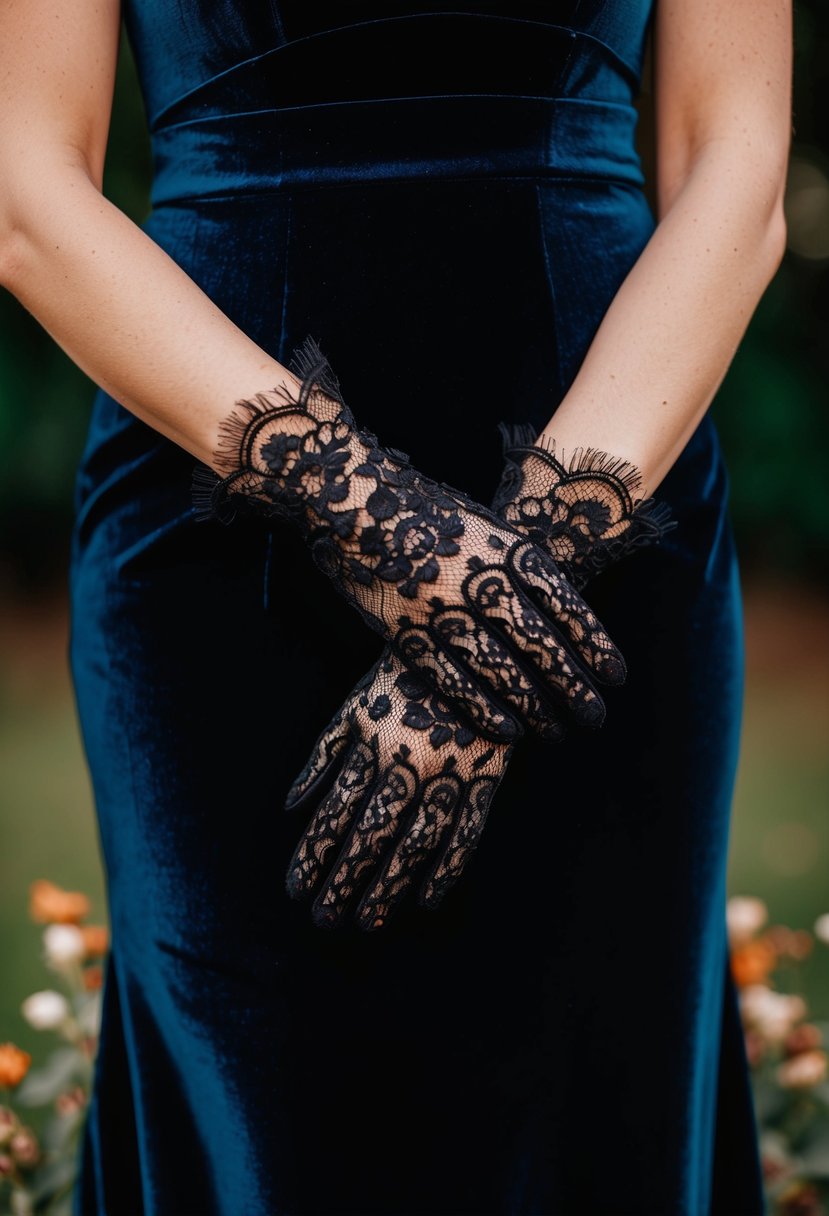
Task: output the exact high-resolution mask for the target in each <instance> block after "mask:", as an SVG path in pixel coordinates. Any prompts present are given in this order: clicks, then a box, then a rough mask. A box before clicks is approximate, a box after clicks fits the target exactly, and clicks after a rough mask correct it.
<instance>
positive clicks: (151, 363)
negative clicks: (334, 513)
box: [0, 165, 296, 464]
mask: <svg viewBox="0 0 829 1216" xmlns="http://www.w3.org/2000/svg"><path fill="white" fill-rule="evenodd" d="M47 187H48V188H47ZM24 190H25V187H18V192H19V193H20V194H22V193H23V191H24ZM29 197H30V200H31V202H30V205H29V206H23V205H22V201H20V200H18V203H17V207H16V213H15V222H14V224H13V225H12V224H11V223H9V224H7V233H6V239H5V241H4V242H3V243H2V246H1V247H0V282H2V283H3V285H4V286H5V287H7V288H8V289H9V290H10V291H11V292H12V294H13V295H15V296H16V297H17V299H18V300H20V302H21V303H22V304H23V306H24V307H25V308H26V309H28V310H29V312H31V313H32V315H33V316H34V317H36V318H37V320H38V321H39V322H40V323H41V325H43V327H44V328H45V329H46V330H48V332H49V333H50V334H51V336H52V337H53V338H54V339H55V341H56V342H57V343H58V344H59V345H60V346H61V347H62V348H63V349H64V350H65V351H66V353H67V354H68V355H69V356H70V358H72V359H73V360H74V362H75V363H77V364H78V365H79V366H80V367H81V368H83V370H84V371H85V372H86V373H87V375H89V376H90V377H91V379H92V380H94V381H95V383H96V384H99V385H101V387H102V388H104V389H105V390H106V391H107V392H108V393H110V394H111V395H112V396H113V397H114V398H115V399H116V400H117V401H119V402H120V403H121V404H122V405H124V406H125V407H126V408H128V409H129V410H131V411H132V412H133V413H134V414H136V415H137V416H138V417H139V418H141V419H143V420H144V421H145V422H147V423H149V424H150V425H151V426H153V427H155V428H156V429H157V430H158V431H160V432H161V433H162V434H165V435H166V436H168V437H169V438H170V439H172V440H174V441H175V442H176V443H178V444H179V445H180V446H181V447H183V448H186V449H187V450H188V451H190V452H191V453H192V454H193V455H194V456H196V457H197V458H198V459H200V460H203V461H204V462H205V463H207V464H212V463H213V460H212V453H213V450H214V448H215V446H216V435H217V429H218V424H219V422H220V420H221V419H222V418H224V417H225V416H226V415H227V413H228V411H229V410H230V408H231V407H232V405H233V402H234V401H236V400H238V399H239V398H241V397H249V396H252V395H253V394H254V393H256V392H259V391H262V390H266V389H269V388H273V387H274V386H275V385H276V384H278V383H280V382H281V381H285V382H286V383H288V384H295V383H296V381H295V379H294V377H293V376H292V375H291V374H290V372H288V371H287V369H286V368H285V367H283V365H282V364H281V363H279V362H277V361H276V360H275V359H273V358H271V357H270V356H269V355H268V354H267V352H265V351H263V350H262V348H261V347H259V346H258V345H257V344H256V343H255V342H253V341H251V339H250V338H248V337H247V335H246V334H245V333H243V331H242V330H240V329H239V328H238V327H237V326H236V325H234V324H233V322H232V321H230V319H229V318H228V317H227V316H225V314H224V313H223V312H222V311H221V310H220V309H219V308H217V307H216V305H215V304H214V303H213V302H212V301H211V300H210V298H209V297H208V296H207V295H206V294H205V293H204V292H203V291H202V290H201V288H200V287H199V286H198V285H197V284H196V283H195V282H194V281H193V280H192V279H191V278H190V277H189V275H187V274H186V273H185V272H184V270H182V269H181V267H180V266H178V265H177V264H176V262H174V261H173V259H172V258H170V257H169V256H168V255H167V254H166V253H165V252H164V250H163V249H161V248H160V246H158V245H157V244H156V243H155V241H153V240H152V239H151V238H150V237H149V236H148V235H147V234H146V233H144V232H143V231H142V230H141V229H140V228H139V227H138V226H137V225H136V224H134V223H133V222H132V221H131V220H130V219H129V218H128V217H127V216H125V215H124V214H123V212H121V211H119V210H118V208H117V207H115V206H114V205H113V204H112V203H111V202H109V201H108V200H107V199H106V198H105V197H104V196H103V195H102V194H101V193H100V192H99V190H98V189H97V188H96V187H95V185H94V184H93V183H92V181H91V180H90V179H89V177H88V176H87V175H86V173H85V172H84V171H83V169H82V168H80V167H74V166H71V165H70V166H68V167H66V168H65V169H62V170H61V171H60V173H59V174H57V175H53V176H52V178H51V180H50V181H48V182H45V183H44V186H43V188H41V189H37V190H35V189H34V188H31V189H30V190H29Z"/></svg>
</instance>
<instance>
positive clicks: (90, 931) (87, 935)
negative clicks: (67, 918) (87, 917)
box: [80, 925, 109, 958]
mask: <svg viewBox="0 0 829 1216" xmlns="http://www.w3.org/2000/svg"><path fill="white" fill-rule="evenodd" d="M80 930H81V933H82V934H83V944H84V946H85V948H86V957H87V958H103V956H104V955H105V954H106V952H107V950H108V949H109V929H107V927H106V925H81V926H80Z"/></svg>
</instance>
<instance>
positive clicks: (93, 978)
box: [82, 967, 104, 992]
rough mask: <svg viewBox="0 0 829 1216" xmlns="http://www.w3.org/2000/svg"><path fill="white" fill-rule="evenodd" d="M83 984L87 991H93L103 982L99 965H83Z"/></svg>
mask: <svg viewBox="0 0 829 1216" xmlns="http://www.w3.org/2000/svg"><path fill="white" fill-rule="evenodd" d="M82 974H83V986H84V988H85V989H86V990H87V992H94V991H96V989H98V988H101V987H102V986H103V983H104V973H103V971H102V970H101V968H100V967H84V969H83V972H82Z"/></svg>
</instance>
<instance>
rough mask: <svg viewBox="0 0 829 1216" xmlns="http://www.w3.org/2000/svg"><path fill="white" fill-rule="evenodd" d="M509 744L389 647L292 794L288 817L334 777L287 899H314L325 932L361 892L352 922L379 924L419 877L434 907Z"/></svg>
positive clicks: (477, 826) (468, 848) (461, 857)
mask: <svg viewBox="0 0 829 1216" xmlns="http://www.w3.org/2000/svg"><path fill="white" fill-rule="evenodd" d="M513 746H514V745H513V744H511V743H493V742H491V741H490V740H488V739H484V738H483V737H482V736H481V735H480V734H478V733H477V732H476V731H475V730H473V729H472V727H471V726H470V725H469V723H468V721H465V720H464V718H463V717H461V716H460V715H459V714H458V713H456V711H455V710H454V709H453V708H452V706H451V705H449V704H447V702H445V701H444V700H443V699H442V698H441V696H440V695H439V694H438V693H436V692H434V690H433V689H432V688H431V686H430V685H429V684H428V683H427V682H426V681H425V680H424V679H423V677H422V676H420V675H419V674H418V673H417V672H413V671H410V670H407V669H406V668H405V667H404V666H403V664H402V663H401V661H400V659H399V658H398V656H397V655H396V654H395V653H394V651H393V650H391V648H390V647H386V649H385V651H384V652H383V655H382V656H381V658H380V659H379V661H378V662H377V663H376V664H375V666H374V667H373V668H372V670H371V671H370V672H369V673H368V674H367V675H366V676H364V677H363V678H362V679H361V680H360V682H359V683H358V684H357V686H356V687H355V688H354V690H353V691H352V693H351V694H350V696H349V697H348V699H347V700H346V702H345V704H344V705H343V707H342V708H341V709H340V711H339V713H337V714H336V716H335V717H334V718H333V720H332V721H331V722H330V723H329V725H328V727H327V728H326V729H325V730H324V731H323V733H322V734H321V735H320V737H319V739H318V740H317V743H316V745H315V747H314V750H313V752H312V754H311V758H310V760H309V761H308V764H307V765H306V767H305V769H304V770H303V772H302V773H301V775H300V776H299V777H298V778H297V780H296V781H295V782H294V785H293V786H292V787H291V790H290V792H289V794H288V798H287V801H286V807H287V808H288V809H289V810H293V809H295V808H298V807H305V806H307V805H308V804H309V803H310V804H313V803H314V802H316V801H317V800H318V798H319V792H320V789H321V788H322V787H323V786H324V785H325V784H327V780H328V778H330V776H331V775H332V774H333V773H334V772H335V771H336V772H337V778H336V781H335V782H334V785H333V786H332V788H331V789H330V791H329V793H328V794H327V795H326V797H325V798H323V799H322V801H320V802H319V805H318V806H317V809H316V811H315V813H314V814H313V816H312V817H311V820H310V822H309V824H308V826H307V828H306V829H305V831H304V833H303V835H302V838H301V840H300V841H299V844H298V845H297V847H296V850H295V851H294V855H293V857H292V858H291V862H290V865H289V867H288V873H287V878H286V886H287V890H288V893H289V894H290V895H291V896H292V898H294V899H302V898H305V897H306V896H308V895H310V894H312V893H313V892H315V891H316V892H317V895H316V898H315V900H314V902H313V905H312V908H311V914H312V917H313V920H314V923H315V924H317V925H318V926H320V927H321V928H332V927H334V926H335V925H336V924H337V923H339V922H340V921H341V920H342V918H343V916H344V913H345V911H346V909H347V907H348V906H349V905H350V904H351V903H352V902H353V898H354V896H355V895H356V894H357V893H359V892H362V894H361V898H360V899H359V903H358V904H357V907H356V909H355V912H354V917H355V920H356V923H357V925H358V926H359V927H360V928H361V929H368V930H372V929H379V928H380V927H381V926H382V925H384V924H386V922H387V921H388V919H389V916H390V915H391V913H392V911H393V909H394V908H395V907H396V906H397V904H398V903H399V902H400V900H401V899H402V898H403V896H404V895H405V894H406V892H407V891H408V890H409V888H410V887H411V886H412V884H413V882H414V881H415V878H416V877H419V878H420V886H419V891H418V903H419V904H420V905H421V907H425V908H435V907H437V906H438V904H439V903H440V901H441V900H442V898H443V896H444V895H445V893H446V891H447V890H448V889H449V888H450V887H451V886H452V885H453V884H454V883H455V882H456V881H457V880H458V878H459V877H460V875H461V872H462V871H463V868H464V866H465V865H466V862H467V860H468V858H469V855H470V854H471V853H472V851H473V850H474V849H475V847H476V846H477V844H478V841H479V839H480V836H481V832H482V831H483V827H484V824H485V823H486V818H487V813H488V811H489V806H490V803H491V802H492V798H493V796H494V794H495V791H496V790H497V788H498V785H499V783H500V781H501V778H502V777H503V775H504V772H505V770H506V766H507V762H508V761H509V758H510V756H511V754H512V749H513ZM424 869H425V875H422V873H421V871H423V870H424Z"/></svg>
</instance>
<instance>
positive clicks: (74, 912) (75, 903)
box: [29, 878, 89, 924]
mask: <svg viewBox="0 0 829 1216" xmlns="http://www.w3.org/2000/svg"><path fill="white" fill-rule="evenodd" d="M88 913H89V900H88V898H87V897H86V895H84V894H83V892H81V891H64V889H63V888H62V887H59V886H57V884H56V883H53V882H49V880H48V878H39V879H37V880H36V881H35V882H33V883H31V884H30V886H29V915H30V916H31V918H32V920H34V921H38V922H40V923H41V924H49V923H57V924H75V923H77V921H79V920H82V919H83V917H84V916H87V915H88Z"/></svg>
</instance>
